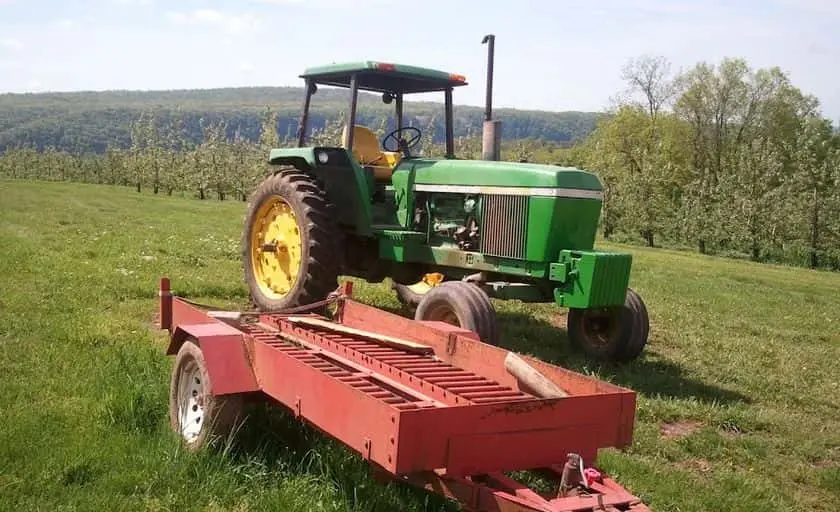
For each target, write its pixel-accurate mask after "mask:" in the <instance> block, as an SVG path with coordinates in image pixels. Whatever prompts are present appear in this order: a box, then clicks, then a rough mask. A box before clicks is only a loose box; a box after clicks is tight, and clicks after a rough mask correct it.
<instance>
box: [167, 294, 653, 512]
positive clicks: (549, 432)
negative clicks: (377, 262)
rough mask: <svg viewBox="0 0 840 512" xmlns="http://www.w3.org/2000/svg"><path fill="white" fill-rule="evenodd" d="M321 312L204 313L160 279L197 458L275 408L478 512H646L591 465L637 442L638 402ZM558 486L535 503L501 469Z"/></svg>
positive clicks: (508, 357)
mask: <svg viewBox="0 0 840 512" xmlns="http://www.w3.org/2000/svg"><path fill="white" fill-rule="evenodd" d="M350 285H351V283H346V284H345V285H344V286H343V287H342V289H341V290H340V293H336V294H333V295H332V296H331V297H330V298H328V299H327V300H326V301H324V302H322V303H321V304H319V305H321V306H322V305H324V304H325V303H329V302H333V303H335V312H334V314H333V315H332V316H333V319H329V318H327V317H325V316H321V315H317V314H313V313H301V312H285V313H277V312H275V313H238V312H218V311H207V310H204V309H202V308H201V307H199V306H198V305H195V304H194V303H191V302H190V301H188V300H186V299H183V298H180V297H177V296H174V295H172V294H171V292H170V288H169V280H168V279H166V278H163V279H161V283H160V327H161V328H162V329H166V330H168V331H169V332H170V333H171V340H170V344H169V347H168V349H167V354H169V355H177V357H176V364H175V368H174V369H173V378H172V392H171V395H170V396H171V401H170V414H171V418H172V426H173V428H175V429H176V430H177V431H178V432H180V433H181V434H182V435H183V437H184V439H185V442H186V443H187V444H188V445H189V446H191V447H192V448H193V449H200V448H201V447H202V446H203V445H204V444H205V443H206V441H207V440H209V439H211V438H212V437H213V436H215V435H224V434H226V433H228V432H229V431H230V428H231V426H232V425H233V422H234V421H235V420H236V419H238V418H239V415H240V414H241V405H242V399H243V397H244V396H246V395H249V396H257V397H263V398H266V399H269V400H273V401H276V402H279V403H280V404H282V405H284V406H286V407H287V408H288V409H290V410H291V411H292V412H293V413H294V415H295V416H296V417H298V418H300V419H302V420H306V421H308V422H310V423H311V424H313V425H314V426H316V427H317V428H318V429H319V430H321V431H323V432H324V433H326V434H327V435H329V436H332V437H334V438H336V439H338V440H340V441H341V442H342V443H343V444H345V445H346V446H347V447H349V448H350V449H352V450H354V451H356V452H358V453H359V454H361V456H362V457H364V458H365V459H366V460H367V461H368V462H369V463H370V465H371V467H372V469H373V470H374V471H375V472H376V474H377V475H380V476H387V477H389V478H395V479H397V480H401V481H404V482H406V483H409V484H412V485H415V486H419V487H422V488H425V489H427V490H429V491H431V492H434V493H437V494H441V495H444V496H446V497H448V498H451V499H454V500H456V501H458V502H459V503H460V504H461V505H462V506H463V507H464V508H465V509H467V510H475V511H502V510H504V511H545V512H559V511H585V510H633V511H644V510H649V509H648V508H647V507H646V506H645V505H644V504H642V503H641V501H640V500H639V499H638V498H636V497H635V496H633V495H631V494H630V493H628V492H627V491H625V490H624V489H623V488H622V487H621V486H619V485H618V484H617V483H615V482H614V481H613V480H611V479H610V478H609V477H607V476H606V475H604V474H602V473H600V472H599V471H597V470H596V469H594V468H592V467H589V464H591V463H592V462H594V460H595V458H596V456H597V452H598V450H599V449H600V448H605V447H616V448H624V447H626V446H629V445H630V444H631V442H632V434H633V422H634V416H635V393H633V392H632V391H630V390H627V389H624V388H621V387H618V386H614V385H611V384H608V383H605V382H602V381H599V380H597V379H593V378H590V377H586V376H584V375H581V374H578V373H576V372H572V371H569V370H565V369H563V368H560V367H558V366H555V365H551V364H549V363H545V362H543V361H539V360H537V359H534V358H531V357H527V356H517V355H516V354H513V353H511V352H509V351H507V350H505V349H503V348H500V347H498V346H493V345H489V344H485V343H482V342H481V341H479V340H478V337H477V336H476V335H475V334H474V333H472V332H470V331H467V330H464V329H461V328H457V327H453V326H451V325H449V324H445V323H440V322H419V321H415V320H411V319H407V318H404V317H401V316H398V315H394V314H391V313H387V312H385V311H382V310H379V309H376V308H373V307H370V306H366V305H364V304H361V303H359V302H356V301H354V300H353V299H352V298H351V297H350V295H351V291H352V288H351V286H350ZM515 470H535V471H539V472H541V473H542V474H544V475H548V476H549V477H552V478H553V479H554V480H556V483H557V485H556V488H555V489H554V490H553V491H552V492H550V493H545V492H542V493H540V492H537V491H534V490H531V489H529V488H528V487H526V486H524V485H522V484H520V483H518V482H516V481H514V480H513V479H511V478H509V477H507V476H506V475H505V472H510V471H515Z"/></svg>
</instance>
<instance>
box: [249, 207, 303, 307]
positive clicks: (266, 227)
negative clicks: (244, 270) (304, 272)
mask: <svg viewBox="0 0 840 512" xmlns="http://www.w3.org/2000/svg"><path fill="white" fill-rule="evenodd" d="M300 262H301V242H300V228H299V227H298V223H297V217H296V216H295V213H294V211H292V207H291V206H290V205H289V203H288V202H286V201H285V200H284V199H282V198H280V197H278V196H271V197H270V198H269V199H267V200H266V201H265V202H264V203H263V204H262V205H260V207H259V209H258V210H257V212H256V214H255V215H254V222H253V224H252V225H251V267H252V268H253V272H254V278H255V281H256V283H257V286H259V289H260V292H262V294H263V295H265V296H266V297H268V298H269V299H272V300H277V299H281V298H283V297H285V296H286V295H287V294H288V293H289V292H290V291H291V289H292V287H293V286H294V285H295V281H296V280H297V275H298V271H299V270H300Z"/></svg>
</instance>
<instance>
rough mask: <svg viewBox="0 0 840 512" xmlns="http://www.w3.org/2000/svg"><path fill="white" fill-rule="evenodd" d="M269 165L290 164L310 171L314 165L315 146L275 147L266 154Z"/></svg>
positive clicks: (301, 169)
mask: <svg viewBox="0 0 840 512" xmlns="http://www.w3.org/2000/svg"><path fill="white" fill-rule="evenodd" d="M268 163H269V164H270V165H291V166H292V167H294V168H295V169H298V170H300V171H311V170H312V169H314V168H315V167H316V163H315V148H311V147H310V148H277V149H272V150H271V151H270V152H269V154H268Z"/></svg>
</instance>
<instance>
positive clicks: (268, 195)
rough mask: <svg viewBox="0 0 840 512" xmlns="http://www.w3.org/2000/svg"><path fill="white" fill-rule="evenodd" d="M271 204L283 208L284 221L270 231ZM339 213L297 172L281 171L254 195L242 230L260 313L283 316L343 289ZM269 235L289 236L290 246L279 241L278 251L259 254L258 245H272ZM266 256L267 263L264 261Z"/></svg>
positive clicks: (246, 262)
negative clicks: (281, 313) (285, 311)
mask: <svg viewBox="0 0 840 512" xmlns="http://www.w3.org/2000/svg"><path fill="white" fill-rule="evenodd" d="M272 204H276V205H280V208H281V209H282V211H283V212H284V213H283V214H284V218H283V219H282V220H278V219H280V216H279V215H277V216H275V217H273V218H271V221H272V222H271V225H270V226H269V228H262V227H261V225H264V224H265V221H266V218H267V217H268V216H269V215H270V212H271V209H270V208H269V205H272ZM334 209H335V208H334V206H333V205H332V204H330V202H329V200H328V198H327V194H326V191H325V190H324V187H323V186H322V185H321V183H320V182H319V181H318V180H317V179H316V178H315V177H313V176H311V175H309V174H307V173H305V172H302V171H299V170H297V169H283V170H281V171H278V172H277V173H275V174H273V175H271V176H269V177H267V178H266V179H265V180H263V181H262V183H260V185H259V186H258V187H257V188H256V189H255V190H254V192H253V193H252V194H251V197H250V200H249V203H248V211H247V214H246V216H245V222H244V229H243V230H242V258H243V267H244V272H245V281H246V283H247V285H248V289H249V292H250V295H251V300H252V301H253V303H254V305H255V306H256V307H257V308H258V309H260V310H262V311H279V310H283V309H285V308H291V307H296V306H303V305H307V304H311V303H314V302H318V301H320V300H323V299H324V298H325V297H326V296H327V295H328V294H329V293H330V292H332V291H334V290H335V289H336V288H338V275H339V272H340V267H341V257H342V254H343V249H342V243H341V242H340V238H339V235H340V231H339V229H338V224H337V220H336V213H335V211H334ZM261 223H262V224H261ZM275 223H276V224H275ZM261 229H266V232H262V231H260V230H261ZM268 230H273V232H274V234H275V235H276V234H277V233H285V234H288V235H289V242H288V244H287V243H286V241H285V238H284V239H283V240H281V241H275V244H274V246H273V247H274V250H273V251H271V250H265V249H260V250H259V252H258V249H257V247H255V246H256V244H258V243H260V244H263V246H269V247H270V246H271V243H269V242H270V241H268V240H265V239H264V238H267V237H268V233H269V231H268ZM283 230H285V231H283ZM263 257H265V258H266V260H264V261H260V260H259V259H260V258H263ZM271 258H274V260H273V262H274V263H276V265H275V266H274V267H273V269H271V268H269V267H270V265H271ZM284 264H285V267H284V266H283V265H284ZM278 267H280V268H281V271H277V268H278ZM295 270H296V271H295ZM286 271H288V272H286ZM266 272H269V273H270V277H269V276H268V275H266V274H265V273H266ZM267 277H268V279H267ZM272 278H274V279H277V278H280V281H281V285H280V286H281V291H278V290H277V289H275V284H274V283H272V282H271V279H272Z"/></svg>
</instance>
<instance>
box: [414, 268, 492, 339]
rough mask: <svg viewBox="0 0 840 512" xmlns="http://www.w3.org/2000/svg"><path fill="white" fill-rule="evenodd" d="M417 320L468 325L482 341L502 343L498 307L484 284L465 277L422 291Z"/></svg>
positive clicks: (415, 315) (461, 325)
mask: <svg viewBox="0 0 840 512" xmlns="http://www.w3.org/2000/svg"><path fill="white" fill-rule="evenodd" d="M414 319H415V320H437V321H442V322H446V323H449V324H451V325H455V326H458V327H462V328H464V329H469V330H471V331H473V332H474V333H476V334H478V336H479V338H481V341H483V342H485V343H489V344H491V345H497V344H498V343H499V326H498V321H497V318H496V309H495V308H494V307H493V303H492V302H490V298H489V297H487V294H485V293H484V292H483V291H482V290H481V288H479V287H478V286H476V285H474V284H472V283H467V282H464V281H445V282H443V283H441V284H439V285H437V286H435V287H434V288H432V289H431V290H429V291H428V292H427V293H425V294H423V296H422V298H421V299H420V301H419V303H418V304H417V310H416V311H415V313H414Z"/></svg>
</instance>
